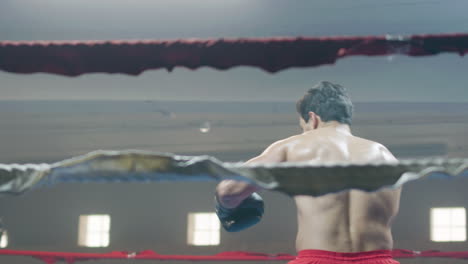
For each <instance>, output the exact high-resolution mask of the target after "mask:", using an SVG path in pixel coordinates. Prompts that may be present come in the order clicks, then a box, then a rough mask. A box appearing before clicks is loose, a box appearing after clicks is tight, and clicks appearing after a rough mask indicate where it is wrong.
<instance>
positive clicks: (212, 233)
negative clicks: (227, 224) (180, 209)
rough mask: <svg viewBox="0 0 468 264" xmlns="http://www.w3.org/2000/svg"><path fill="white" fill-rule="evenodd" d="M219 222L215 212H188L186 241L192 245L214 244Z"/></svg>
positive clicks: (217, 243)
mask: <svg viewBox="0 0 468 264" xmlns="http://www.w3.org/2000/svg"><path fill="white" fill-rule="evenodd" d="M219 229H220V223H219V220H218V217H217V216H216V214H215V213H189V215H188V234H187V243H188V244H189V245H193V246H216V245H219V240H220V230H219Z"/></svg>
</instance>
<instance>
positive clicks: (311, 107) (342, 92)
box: [296, 81, 353, 125]
mask: <svg viewBox="0 0 468 264" xmlns="http://www.w3.org/2000/svg"><path fill="white" fill-rule="evenodd" d="M296 109H297V112H298V113H299V114H300V115H301V117H302V118H303V119H304V121H306V122H308V121H309V114H308V113H309V112H314V113H315V114H317V115H318V116H320V118H321V119H322V120H323V121H324V122H328V121H338V122H340V123H342V124H348V125H351V119H352V117H353V103H352V102H351V99H350V98H349V95H348V93H347V91H346V89H345V88H344V87H343V86H341V85H339V84H334V83H331V82H327V81H321V82H319V83H318V84H317V85H315V86H314V87H313V88H312V89H310V90H309V91H307V93H306V94H305V95H304V97H302V98H301V99H300V100H299V101H297V103H296Z"/></svg>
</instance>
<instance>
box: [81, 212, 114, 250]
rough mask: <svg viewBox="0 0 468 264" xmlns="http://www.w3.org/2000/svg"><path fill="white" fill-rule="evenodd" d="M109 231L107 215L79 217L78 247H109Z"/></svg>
mask: <svg viewBox="0 0 468 264" xmlns="http://www.w3.org/2000/svg"><path fill="white" fill-rule="evenodd" d="M109 231H110V216H109V215H80V224H79V233H78V245H79V246H82V247H107V246H109Z"/></svg>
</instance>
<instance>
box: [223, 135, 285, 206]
mask: <svg viewBox="0 0 468 264" xmlns="http://www.w3.org/2000/svg"><path fill="white" fill-rule="evenodd" d="M284 161H286V143H285V140H280V141H277V142H275V143H273V144H271V145H270V146H269V147H268V148H266V149H265V151H263V153H262V154H260V155H259V156H257V157H255V158H252V159H250V160H248V161H247V162H245V164H264V163H276V162H284ZM258 190H260V188H259V187H257V186H254V185H250V184H248V183H246V182H243V181H235V180H224V181H222V182H220V183H219V184H218V186H217V188H216V197H217V199H218V202H219V203H220V204H221V205H222V206H223V207H225V208H235V207H237V206H239V204H240V203H242V201H243V200H244V199H246V198H247V197H249V196H250V195H251V194H252V193H254V192H256V191H258Z"/></svg>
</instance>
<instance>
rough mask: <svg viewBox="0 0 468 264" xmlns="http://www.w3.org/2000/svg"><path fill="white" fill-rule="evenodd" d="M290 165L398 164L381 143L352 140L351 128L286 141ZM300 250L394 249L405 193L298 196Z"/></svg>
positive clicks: (383, 192)
mask: <svg viewBox="0 0 468 264" xmlns="http://www.w3.org/2000/svg"><path fill="white" fill-rule="evenodd" d="M282 144H286V145H287V154H286V156H287V158H286V161H288V162H299V161H300V162H303V161H310V162H314V163H319V164H321V163H328V162H352V163H369V162H375V161H385V162H395V161H396V159H395V158H394V157H393V155H392V154H391V153H390V152H389V151H388V150H387V149H386V148H385V147H383V146H382V145H381V144H378V143H376V142H372V141H369V140H365V139H362V138H358V137H355V136H353V135H352V134H351V133H350V131H349V129H347V127H340V126H338V127H335V126H332V127H329V128H322V129H318V130H312V131H309V132H306V133H304V134H302V135H298V136H294V137H291V138H289V139H286V140H284V141H283V142H282ZM294 199H295V201H296V205H297V213H298V215H297V217H298V232H297V238H296V248H297V250H298V251H300V250H303V249H321V250H329V251H338V252H361V251H371V250H380V249H391V248H392V246H393V240H392V235H391V229H390V228H391V223H392V220H393V218H394V217H395V216H396V214H397V212H398V205H399V200H400V190H390V189H385V190H382V191H379V192H374V193H367V192H363V191H357V190H352V191H347V192H340V193H337V194H328V195H325V196H321V197H312V196H296V197H294Z"/></svg>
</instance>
